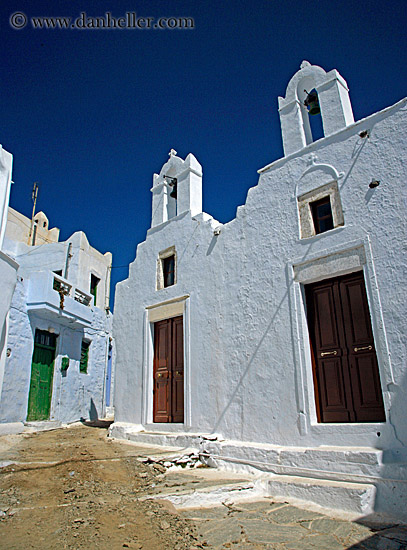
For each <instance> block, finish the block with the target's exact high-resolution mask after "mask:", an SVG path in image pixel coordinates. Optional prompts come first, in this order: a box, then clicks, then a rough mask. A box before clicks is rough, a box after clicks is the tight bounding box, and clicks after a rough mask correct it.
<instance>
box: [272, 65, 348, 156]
mask: <svg viewBox="0 0 407 550" xmlns="http://www.w3.org/2000/svg"><path fill="white" fill-rule="evenodd" d="M310 92H312V94H311V95H312V96H313V97H312V98H311V99H312V100H313V99H314V98H315V97H316V101H317V102H318V103H319V109H320V115H319V114H317V115H316V116H321V117H322V127H323V132H324V136H325V137H326V136H329V135H331V134H333V133H335V132H337V131H338V130H341V129H342V128H345V127H346V126H349V125H350V124H352V123H353V122H354V119H353V113H352V105H351V102H350V98H349V89H348V85H347V84H346V81H345V79H344V78H343V77H342V76H341V75H340V74H339V73H338V71H336V70H335V69H333V70H332V71H329V72H328V73H327V72H326V71H324V69H322V68H321V67H318V66H317V65H311V64H310V63H309V62H308V61H303V62H302V63H301V67H300V70H299V71H298V72H296V73H295V75H294V76H293V77H292V78H291V80H290V82H289V83H288V86H287V90H286V95H285V97H279V98H278V107H279V113H280V124H281V133H282V137H283V148H284V155H285V156H288V155H290V154H291V153H295V152H296V151H299V150H300V149H302V148H303V147H306V146H307V145H309V144H310V143H312V142H313V141H314V140H313V137H312V131H311V125H310V121H309V116H310V112H309V111H308V108H307V106H306V103H307V104H308V106H309V100H310ZM316 110H317V109H316ZM311 116H312V114H311Z"/></svg>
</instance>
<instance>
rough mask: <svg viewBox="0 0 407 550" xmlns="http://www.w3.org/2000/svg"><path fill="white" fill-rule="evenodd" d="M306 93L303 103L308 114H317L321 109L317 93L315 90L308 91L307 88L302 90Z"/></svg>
mask: <svg viewBox="0 0 407 550" xmlns="http://www.w3.org/2000/svg"><path fill="white" fill-rule="evenodd" d="M304 92H305V93H306V94H307V97H306V98H305V101H304V105H305V106H306V107H308V112H309V114H310V115H319V113H320V112H321V109H320V108H319V101H318V94H317V92H310V93H308V92H307V90H304Z"/></svg>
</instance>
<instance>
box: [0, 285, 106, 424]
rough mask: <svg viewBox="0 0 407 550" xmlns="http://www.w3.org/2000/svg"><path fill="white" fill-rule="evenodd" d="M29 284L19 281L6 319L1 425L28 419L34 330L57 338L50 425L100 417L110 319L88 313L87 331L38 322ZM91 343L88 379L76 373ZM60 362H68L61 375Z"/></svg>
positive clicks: (96, 311)
mask: <svg viewBox="0 0 407 550" xmlns="http://www.w3.org/2000/svg"><path fill="white" fill-rule="evenodd" d="M28 287H29V280H28V279H22V278H21V277H19V280H18V283H17V287H16V290H15V293H14V297H13V301H12V305H11V310H10V319H9V337H8V343H7V347H8V348H9V349H10V356H9V357H8V358H7V360H6V366H5V374H4V382H3V388H2V393H1V399H0V422H21V421H25V420H26V418H27V406H28V394H29V388H30V377H31V358H32V353H33V348H34V334H35V330H36V329H40V330H46V331H51V332H54V333H55V334H56V335H58V338H57V349H56V358H55V362H54V376H53V385H52V401H51V411H50V420H59V421H62V422H73V421H75V420H79V419H80V418H84V419H89V418H91V417H93V419H94V415H95V414H96V415H98V416H99V417H103V415H104V407H105V402H104V385H105V371H106V362H107V353H106V349H107V345H108V342H109V336H110V334H111V322H112V315H111V314H107V313H106V312H105V311H103V310H100V309H99V308H96V307H92V323H91V326H89V327H75V326H73V325H71V326H69V325H67V324H64V325H63V324H61V323H59V322H58V318H57V316H54V317H52V316H50V317H49V318H44V316H38V315H37V314H35V313H34V314H32V313H29V312H28V310H27V294H28ZM83 339H85V340H88V341H90V342H91V344H90V348H89V361H88V370H87V374H84V373H81V372H79V362H80V355H81V343H82V340H83ZM63 357H69V361H70V364H69V368H68V370H67V372H66V374H63V373H62V371H61V361H62V358H63Z"/></svg>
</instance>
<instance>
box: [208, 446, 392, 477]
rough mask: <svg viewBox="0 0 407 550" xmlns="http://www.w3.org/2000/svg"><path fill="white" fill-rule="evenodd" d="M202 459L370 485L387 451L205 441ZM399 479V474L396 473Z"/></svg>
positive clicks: (220, 464)
mask: <svg viewBox="0 0 407 550" xmlns="http://www.w3.org/2000/svg"><path fill="white" fill-rule="evenodd" d="M200 451H201V453H202V456H203V457H205V456H207V457H208V460H212V461H213V465H219V466H222V467H226V468H228V464H230V465H235V466H236V467H239V466H240V467H243V468H244V467H248V468H254V469H257V470H259V471H263V472H269V473H274V474H281V475H292V476H295V475H299V476H301V477H304V476H305V477H312V478H314V477H315V478H321V479H332V480H333V481H350V482H356V483H359V482H365V481H366V482H367V483H371V482H372V481H371V479H366V480H364V479H363V478H364V477H366V478H375V477H381V475H382V471H383V451H382V450H380V449H375V448H370V447H333V446H321V447H289V446H277V445H266V444H260V443H259V444H256V443H241V442H238V441H203V442H202V445H201V448H200ZM394 475H396V476H397V477H398V474H397V473H395V474H394Z"/></svg>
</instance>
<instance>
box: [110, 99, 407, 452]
mask: <svg viewBox="0 0 407 550" xmlns="http://www.w3.org/2000/svg"><path fill="white" fill-rule="evenodd" d="M406 125H407V117H406V101H405V100H403V101H402V102H400V103H399V104H397V105H395V106H394V107H392V108H390V109H388V110H386V111H384V112H381V113H378V114H376V115H372V116H371V117H369V118H368V119H365V120H363V121H360V122H358V123H357V124H355V125H352V126H351V127H349V128H348V129H344V130H342V131H341V132H338V133H337V134H335V135H333V136H332V137H329V138H326V139H324V140H320V141H318V142H315V143H313V144H311V145H309V146H307V147H306V148H305V149H303V150H301V152H300V153H298V154H296V155H294V156H291V157H287V158H284V159H281V160H279V161H276V162H275V163H273V165H271V166H270V167H268V168H267V169H265V170H263V171H262V172H261V174H260V180H259V184H258V185H257V186H256V187H254V188H252V189H250V190H249V193H248V197H247V201H246V204H245V206H243V207H240V208H239V209H238V212H237V217H236V219H235V220H233V221H232V222H230V223H228V224H226V225H224V226H223V227H222V229H221V233H220V235H219V236H214V228H215V227H216V226H217V225H219V224H217V223H216V222H214V221H213V220H210V219H209V220H207V221H204V220H205V219H207V216H205V215H203V216H199V215H198V216H196V217H195V218H194V219H191V217H190V216H189V215H188V213H187V214H184V215H180V216H178V217H176V218H173V219H172V220H170V221H168V222H166V223H165V224H162V225H159V226H157V227H155V228H154V229H151V230H150V231H149V232H148V235H147V239H146V241H145V242H144V243H142V244H140V245H139V246H138V249H137V257H136V260H135V261H134V262H133V263H132V264H131V265H130V273H129V278H128V279H127V280H125V281H123V282H122V283H119V284H118V286H117V293H116V306H115V322H114V327H115V328H114V332H115V337H116V339H117V378H116V419H117V420H118V421H123V422H132V423H135V424H143V423H144V424H145V421H146V420H148V419H149V418H150V419H151V415H150V417H148V408H149V407H150V409H151V403H150V402H149V401H148V400H149V399H150V397H149V396H148V395H147V396H146V395H143V388H146V384H147V383H148V380H147V379H146V377H147V376H149V375H148V369H149V368H151V365H149V364H148V363H149V361H150V359H149V351H148V349H149V348H148V347H149V346H151V335H150V334H149V332H148V331H149V327H148V324H146V309H145V308H146V307H147V306H151V305H154V304H157V303H160V302H165V301H166V300H169V299H172V298H177V297H181V296H185V295H188V296H189V298H188V299H187V300H186V302H187V304H188V306H187V312H186V315H188V316H189V320H188V327H189V328H188V330H189V334H187V335H186V339H187V341H189V350H188V353H189V354H190V355H189V357H190V359H189V367H187V368H189V385H188V386H187V387H186V392H187V396H186V400H188V399H189V400H190V403H191V407H190V418H187V419H186V426H184V427H183V429H190V430H199V431H215V432H220V433H222V435H223V436H224V437H227V438H230V439H239V440H243V441H258V442H264V443H267V442H272V443H275V444H290V445H295V444H301V445H320V444H330V445H335V444H338V443H339V444H344V445H358V444H360V445H373V446H378V447H379V448H381V447H386V446H389V445H390V446H396V447H400V446H402V445H403V446H405V445H407V424H406V422H405V420H404V419H403V402H404V400H405V398H406V384H407V381H406V369H405V364H406V363H405V350H404V346H403V338H402V334H403V319H404V317H405V303H404V300H403V299H401V297H402V296H404V294H405V291H406V288H405V287H406V281H405V277H404V268H405V258H404V256H403V255H402V254H401V251H402V249H403V239H404V237H405V229H406V224H405V217H404V207H403V200H405V187H404V188H403V186H405V163H406V160H407V159H406V152H405V148H404V146H403V136H404V134H405V129H406ZM367 128H369V129H370V131H371V136H370V138H369V139H365V140H363V139H361V138H360V137H359V135H358V133H359V132H361V131H362V130H365V129H367ZM311 152H315V153H316V154H317V156H318V159H317V161H316V162H317V163H321V164H328V165H330V166H331V167H333V168H335V170H336V171H337V173H338V174H340V173H343V175H342V177H340V178H339V181H338V183H339V189H340V195H341V200H342V206H343V212H344V218H345V225H344V226H343V227H338V228H337V229H335V230H333V231H330V232H328V233H325V234H321V235H318V236H316V237H313V238H310V239H304V240H300V238H299V217H298V210H297V200H296V194H297V186H298V185H299V184H301V185H302V182H301V177H302V175H303V174H304V172H305V171H306V170H307V168H308V167H309V159H310V153H311ZM315 175H316V176H317V177H321V178H322V179H323V178H324V177H325V175H324V174H323V173H322V172H321V173H318V172H315ZM372 177H376V178H377V179H379V180H380V181H381V184H380V186H379V187H378V188H377V189H375V190H372V189H369V187H368V184H369V182H370V181H371V179H372ZM322 183H325V182H324V181H322ZM173 245H175V247H176V251H177V257H178V266H177V284H176V285H175V286H173V287H168V288H166V289H163V290H159V291H156V290H155V285H156V264H157V258H158V254H159V252H160V251H161V250H163V249H165V248H167V247H170V246H173ZM353 250H356V251H359V250H361V251H362V253H363V256H364V257H365V258H366V260H363V261H361V260H355V261H359V264H355V263H352V261H353V260H352V259H351V260H347V259H346V257H347V256H349V257H350V258H352V257H353V253H352V251H353ZM358 253H359V252H357V253H355V254H356V255H357V254H358ZM329 255H331V260H330V261H328V260H326V261H325V260H323V261H322V263H324V262H325V263H326V267H325V268H324V269H325V271H322V272H321V271H318V270H319V269H320V268H319V267H318V268H317V271H315V269H314V270H313V269H312V263H311V264H310V265H311V267H310V269H309V270H308V272H306V270H305V268H301V264H302V263H304V262H307V261H310V260H317V259H319V258H326V257H328V256H329ZM320 263H321V262H319V263H318V265H320ZM294 266H298V267H297V268H296V269H297V273H298V278H300V279H301V277H303V279H302V280H301V282H302V283H304V282H312V281H315V280H318V279H321V278H325V277H327V276H334V275H336V274H338V275H340V274H343V273H345V272H349V271H354V270H355V269H363V270H364V272H365V280H366V286H367V294H368V299H369V304H370V311H371V316H372V324H373V331H374V336H375V341H376V347H377V354H378V360H379V368H380V375H381V380H382V387H383V391H384V399H385V407H386V414H387V418H388V421H387V422H386V423H385V425H382V424H380V425H377V426H376V425H372V424H344V425H340V426H335V425H332V424H329V425H323V424H318V423H317V421H316V413H315V404H314V390H313V385H312V373H311V365H310V358H309V346H308V335H307V331H306V326H305V325H306V323H305V315H304V301H303V296H302V291H301V286H300V284H299V282H297V281H296V280H295V279H294ZM301 269H302V271H304V273H305V274H303V275H301V274H300V272H301ZM146 331H147V334H146ZM187 376H188V375H187ZM170 428H171V427H170ZM378 432H380V438H379V437H378V436H377V433H378Z"/></svg>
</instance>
